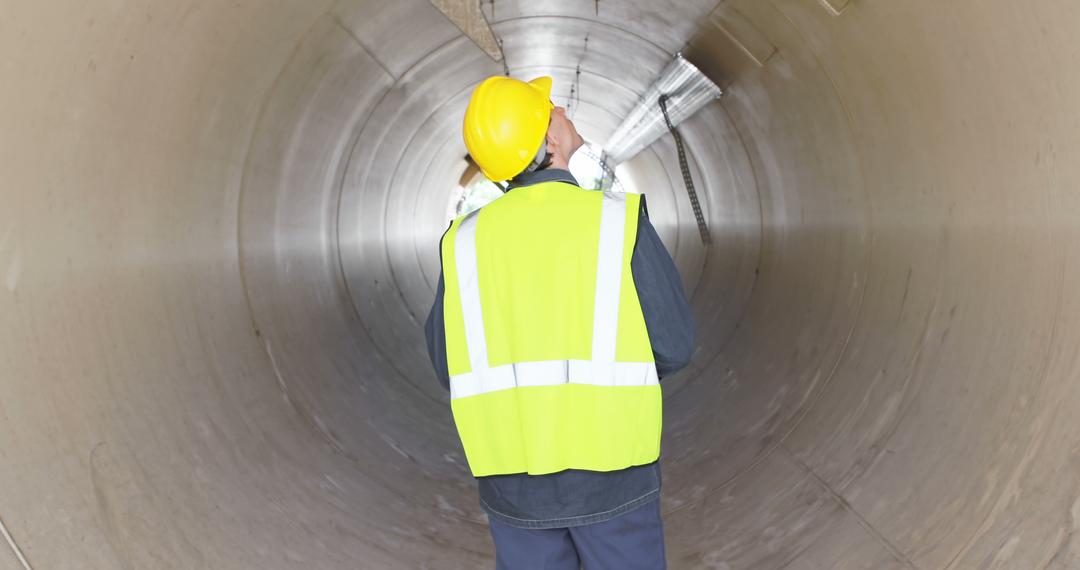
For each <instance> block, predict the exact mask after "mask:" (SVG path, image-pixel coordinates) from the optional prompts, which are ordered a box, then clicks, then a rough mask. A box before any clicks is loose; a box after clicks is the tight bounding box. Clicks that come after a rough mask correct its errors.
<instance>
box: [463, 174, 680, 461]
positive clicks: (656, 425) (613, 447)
mask: <svg viewBox="0 0 1080 570" xmlns="http://www.w3.org/2000/svg"><path fill="white" fill-rule="evenodd" d="M523 191H524V192H531V193H533V194H532V195H530V196H529V197H528V198H526V197H525V196H524V195H523V194H521V193H520V192H519V193H518V194H515V193H511V194H508V195H506V196H504V197H503V198H500V199H499V200H497V201H496V202H495V203H493V205H494V204H498V206H496V207H494V208H492V207H491V206H489V207H485V208H483V209H481V210H477V211H475V212H473V213H471V214H469V215H467V216H465V217H464V218H463V219H460V220H458V221H457V222H455V224H454V226H453V227H452V228H451V234H452V235H450V234H448V236H447V239H450V238H452V242H451V243H445V242H444V244H443V247H444V263H445V264H447V265H450V264H452V266H451V267H444V271H445V272H446V281H447V289H446V291H447V293H446V297H445V298H444V309H445V312H446V313H447V316H448V319H447V325H446V326H447V348H448V354H449V353H451V352H455V353H456V354H458V355H459V358H458V360H459V365H458V368H466V366H465V363H464V362H461V361H462V360H465V358H463V357H465V356H466V353H467V370H455V369H454V366H451V376H450V384H451V398H452V403H451V404H452V407H453V411H454V417H455V421H456V423H457V425H458V429H459V433H460V435H461V437H462V444H463V446H464V447H465V451H466V455H467V457H468V460H469V464H470V467H471V468H472V470H473V474H474V475H476V476H484V475H492V474H502V473H520V472H528V473H532V474H541V473H551V472H556V471H561V470H564V469H590V470H597V471H607V470H614V469H622V468H626V467H630V466H632V465H640V464H644V463H648V462H651V461H654V460H655V459H656V458H657V457H658V455H659V439H660V424H661V417H660V414H661V411H660V407H661V395H660V387H659V381H658V378H657V374H656V367H655V364H654V362H653V361H652V354H651V348H650V347H649V346H648V337H647V334H646V333H645V329H644V319H643V317H642V315H641V313H640V304H639V303H638V301H637V293H636V289H635V288H634V286H633V281H632V275H631V273H630V268H629V259H630V253H632V247H633V239H634V236H635V235H636V219H637V218H636V215H637V211H638V205H639V197H638V196H634V195H630V196H624V195H621V194H613V193H604V194H600V193H597V192H593V191H586V190H581V189H578V188H576V187H573V186H570V185H565V184H561V183H550V184H541V185H537V186H536V187H530V188H528V189H524V190H523ZM538 200H539V202H538ZM530 201H531V203H530ZM597 201H599V208H596V209H598V210H599V211H598V212H597V214H599V216H598V219H595V218H590V216H591V214H588V215H584V217H581V216H580V214H581V213H582V212H591V211H594V210H592V209H591V208H594V206H595V205H596V204H595V203H596V202H597ZM538 204H540V205H538ZM543 206H546V207H547V208H548V210H543V209H542V207H543ZM529 208H540V209H539V211H538V214H537V215H540V216H543V215H544V212H545V211H546V212H548V213H549V214H550V213H551V212H553V211H557V209H558V208H566V211H568V212H569V211H573V212H577V213H578V214H579V217H578V218H577V219H575V220H574V222H573V223H571V225H569V226H567V227H566V231H565V232H557V231H556V232H552V231H551V230H550V229H548V230H547V233H550V234H551V235H545V236H544V239H551V240H553V241H557V240H559V239H560V238H565V239H566V240H569V241H567V242H565V243H552V247H557V246H559V245H562V246H566V247H571V248H580V244H579V242H580V239H581V236H589V235H592V236H596V237H597V239H598V243H597V245H596V246H594V247H596V250H595V253H593V252H589V255H581V256H576V257H575V256H570V257H572V259H566V260H558V259H556V260H555V261H554V263H555V265H556V266H554V267H543V269H545V270H548V271H555V272H558V271H559V269H560V267H559V266H558V263H567V264H569V265H568V266H566V267H563V268H562V269H564V270H565V271H566V273H567V275H568V279H569V280H570V281H572V282H573V283H572V284H571V285H568V286H567V287H572V285H573V284H576V285H577V286H578V289H577V290H578V291H580V290H583V289H585V285H582V283H583V282H584V280H583V279H580V276H581V273H582V271H581V268H582V265H581V263H583V261H582V260H584V259H595V276H594V278H595V282H592V281H591V280H589V281H588V283H587V287H591V288H592V290H591V291H590V293H591V296H592V315H591V316H592V319H591V344H590V345H589V346H587V347H582V348H587V349H588V354H587V355H585V356H586V358H580V357H579V358H573V356H580V355H581V351H576V352H575V349H574V346H576V345H574V344H573V343H571V342H569V341H568V342H567V343H564V344H565V345H566V346H567V347H569V348H565V349H563V350H564V351H565V352H566V353H565V354H558V356H560V357H563V358H561V359H553V360H525V361H520V362H519V361H517V360H518V359H517V358H512V360H513V361H511V362H499V363H497V364H496V365H494V366H493V365H492V363H491V361H490V358H489V346H488V343H489V342H490V341H491V340H492V337H490V336H489V334H490V333H491V331H489V330H488V327H487V326H486V323H485V310H487V311H491V314H489V315H488V318H489V319H491V318H496V319H501V320H498V321H497V322H498V323H499V326H500V327H502V328H501V330H502V334H507V333H508V331H509V333H510V334H511V335H513V334H514V331H515V330H517V331H522V330H523V329H518V328H516V327H537V326H543V324H544V323H520V322H511V323H507V322H506V321H507V318H508V317H507V316H506V315H501V314H496V313H498V312H499V311H500V309H502V307H500V306H499V305H498V303H497V302H494V301H491V291H490V283H489V290H488V297H484V295H482V289H483V285H482V283H483V279H482V277H481V272H482V271H484V265H483V263H481V262H480V261H479V260H478V251H480V250H481V247H480V244H478V235H477V233H478V227H482V226H484V224H485V223H489V222H485V220H487V219H489V218H483V216H485V215H491V216H502V217H501V218H498V219H499V220H500V221H502V220H507V219H509V220H511V221H513V220H515V219H516V220H519V221H520V222H521V223H522V225H523V226H525V227H524V228H523V230H522V231H538V230H537V229H536V224H535V222H534V220H533V219H532V218H530V217H528V216H530V213H531V212H530V211H529ZM485 212H489V214H485ZM515 217H517V218H515ZM491 219H493V220H494V218H491ZM590 219H591V222H590V221H589V220H590ZM628 219H629V220H630V223H633V224H634V227H633V228H632V229H633V230H634V232H635V234H633V235H629V236H628V235H627V229H628V228H627V223H628V222H627V220H628ZM530 222H533V225H530V224H529V223H530ZM490 223H496V222H494V221H492V222H490ZM574 224H576V225H574ZM588 224H592V226H589V225H588ZM530 228H531V230H530ZM495 229H497V228H495V227H493V228H492V229H489V234H490V232H492V231H495ZM543 229H544V228H541V230H543ZM597 230H598V231H597ZM510 233H512V232H510ZM561 234H567V235H565V236H562V235H561ZM497 235H498V236H502V235H503V234H497ZM533 237H535V236H533ZM490 239H496V240H497V241H498V239H497V238H496V237H492V238H490ZM575 240H576V241H575ZM498 243H499V244H501V241H498ZM448 245H450V246H451V247H449V248H448V247H447V246H448ZM488 246H489V249H488V251H491V247H494V246H493V245H492V244H488ZM507 247H508V246H507ZM628 247H629V250H628V249H627V248H628ZM568 251H575V250H574V249H570V250H568ZM499 252H500V253H502V252H503V250H499ZM503 259H506V258H503ZM514 259H517V258H514ZM488 263H489V264H490V263H492V262H491V261H488ZM489 267H490V265H489ZM499 269H504V268H499ZM488 271H497V269H488ZM575 272H576V273H575ZM510 275H511V277H512V278H513V279H526V278H527V276H520V277H519V276H518V275H517V274H516V273H511V274H510ZM574 275H577V276H578V277H579V280H578V281H574ZM500 276H501V274H500ZM490 277H491V276H490V275H489V281H490ZM522 285H523V287H519V288H515V291H513V292H507V293H505V294H503V297H508V296H512V295H515V294H520V293H518V290H519V289H527V287H526V285H527V284H526V283H522ZM624 287H625V289H626V290H624ZM573 292H574V291H573V290H572V289H571V290H570V291H568V292H567V297H568V303H569V304H571V305H573V304H574V303H573V300H572V299H569V297H572V295H571V293H573ZM624 295H625V296H624ZM485 298H487V299H488V302H489V303H491V305H489V306H485V305H484V301H483V299H485ZM517 301H518V302H520V300H519V299H517ZM548 302H550V299H549V301H548ZM512 307H513V304H512V303H511V308H512ZM558 308H559V309H562V310H563V312H564V313H565V312H566V310H565V308H564V307H558ZM503 312H506V311H503ZM620 312H622V313H623V315H624V318H625V317H626V315H630V317H631V318H630V321H631V322H628V323H622V328H620ZM569 314H570V317H571V318H569V320H570V321H573V318H572V317H573V315H574V313H572V312H571V313H569ZM581 316H584V315H581ZM540 320H543V319H542V315H541V319H540ZM564 320H566V319H564ZM575 322H576V321H575ZM454 323H460V326H455V324H454ZM586 324H588V323H586ZM562 326H567V325H566V324H565V323H563V325H562ZM577 326H581V325H577ZM586 330H587V329H586ZM575 332H580V331H578V330H576V329H575V330H571V331H565V330H558V329H557V330H555V331H553V334H562V333H567V336H573V335H572V333H575ZM620 335H621V336H620ZM494 338H496V339H497V338H498V336H497V335H496V337H494ZM620 338H622V339H623V342H630V343H631V345H633V346H637V347H640V348H639V349H638V350H637V352H634V353H633V354H632V357H633V360H636V361H626V360H627V359H626V358H624V359H623V360H624V361H619V358H618V355H619V342H620ZM628 339H629V340H628ZM582 340H585V338H584V337H583V338H582ZM462 345H464V346H462ZM462 349H464V350H462ZM504 352H505V350H504ZM510 352H511V353H513V350H511V351H510ZM571 352H574V353H575V354H571ZM624 352H625V351H624ZM502 357H503V359H504V360H505V359H506V358H507V357H506V355H505V354H504V355H503V356H502ZM451 360H452V361H453V360H454V359H453V357H451ZM522 390H525V391H522Z"/></svg>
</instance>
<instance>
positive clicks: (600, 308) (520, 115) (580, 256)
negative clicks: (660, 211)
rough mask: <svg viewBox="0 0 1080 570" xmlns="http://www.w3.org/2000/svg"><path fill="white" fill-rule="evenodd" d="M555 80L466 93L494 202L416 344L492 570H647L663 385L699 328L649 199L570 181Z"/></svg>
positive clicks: (476, 222) (568, 127) (447, 253)
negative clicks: (485, 536) (447, 418)
mask: <svg viewBox="0 0 1080 570" xmlns="http://www.w3.org/2000/svg"><path fill="white" fill-rule="evenodd" d="M551 84H552V80H551V78H550V77H541V78H538V79H534V80H533V81H530V82H524V81H519V80H517V79H512V78H509V77H501V76H499V77H492V78H489V79H487V80H485V81H484V82H482V83H481V84H480V85H479V86H478V87H477V88H476V89H475V91H474V92H473V94H472V98H471V100H470V101H469V105H468V108H467V110H466V112H465V121H464V137H465V145H466V147H467V148H468V151H469V154H470V156H471V157H472V159H473V160H474V161H475V162H476V164H477V165H478V166H479V167H480V170H481V171H482V172H483V173H484V175H485V176H486V177H487V178H489V179H491V180H492V181H494V182H507V185H506V192H505V193H504V194H503V195H502V196H501V197H499V198H498V199H496V200H495V201H493V202H491V203H490V204H488V205H487V206H484V207H483V208H481V209H479V210H477V211H474V212H472V213H470V214H467V215H464V216H461V217H459V218H457V219H455V220H454V221H453V222H452V223H451V225H450V227H449V229H448V230H447V231H446V233H445V234H444V235H443V238H442V241H441V259H442V275H441V276H440V278H439V283H438V287H437V290H436V293H435V303H434V305H433V307H432V309H431V314H430V316H429V317H428V320H427V326H426V333H427V341H428V351H429V353H430V355H431V361H432V365H433V366H434V367H435V371H436V375H437V376H438V378H439V379H440V381H441V382H442V384H443V386H444V387H445V388H447V389H448V390H449V391H450V405H451V410H452V412H453V417H454V422H455V424H456V426H457V430H458V435H459V436H460V438H461V443H462V446H463V448H464V450H465V458H466V460H467V461H468V464H469V467H470V469H471V471H472V474H473V476H475V477H476V478H477V481H478V486H479V495H480V505H481V508H482V509H483V510H484V511H485V512H486V513H487V515H488V520H489V524H490V530H491V535H492V538H493V539H494V542H495V558H496V568H497V570H579V568H580V567H581V566H582V564H583V565H584V568H585V569H586V570H636V569H641V570H646V569H647V570H658V569H661V568H666V562H665V557H664V535H663V524H662V521H661V517H660V501H659V496H660V467H659V463H658V460H659V455H660V434H661V424H662V419H661V403H662V397H661V389H660V379H661V378H664V377H667V376H668V375H670V374H672V373H674V372H676V371H677V370H679V369H681V368H683V367H685V366H686V365H687V364H688V363H689V361H690V355H691V353H692V352H693V347H694V323H693V318H692V316H691V313H690V307H689V305H688V303H687V301H686V297H685V294H684V292H683V285H682V282H681V279H680V277H679V274H678V272H677V270H676V268H675V264H674V263H673V262H672V260H671V256H670V255H669V254H668V252H667V250H666V249H664V245H663V244H662V243H661V242H660V238H659V236H658V235H657V234H656V230H655V229H654V228H653V226H652V224H650V223H649V218H648V216H647V210H646V208H645V199H644V197H643V196H641V195H637V194H621V193H612V192H600V191H595V190H584V189H582V188H580V187H579V186H578V183H577V180H575V179H574V176H573V175H571V174H570V172H569V163H570V157H571V155H573V154H574V152H575V151H576V150H578V149H579V148H580V147H581V146H582V144H583V140H582V137H581V135H579V134H578V132H577V129H576V128H575V127H574V124H573V122H572V121H571V120H570V119H569V117H567V116H566V109H564V108H562V107H556V106H554V105H553V104H552V102H551Z"/></svg>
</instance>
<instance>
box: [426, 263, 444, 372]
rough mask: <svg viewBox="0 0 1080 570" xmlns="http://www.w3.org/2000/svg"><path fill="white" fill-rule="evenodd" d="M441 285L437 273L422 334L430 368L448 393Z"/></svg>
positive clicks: (441, 279) (442, 290)
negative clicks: (425, 341)
mask: <svg viewBox="0 0 1080 570" xmlns="http://www.w3.org/2000/svg"><path fill="white" fill-rule="evenodd" d="M444 291H445V285H444V284H443V276H442V273H439V286H438V287H437V288H436V290H435V303H434V304H432V305H431V312H430V313H428V318H427V323H425V325H424V333H425V334H426V336H427V350H428V357H429V358H431V366H432V367H433V368H435V377H436V378H438V380H439V383H440V384H442V386H443V388H446V390H447V391H450V372H449V371H448V370H447V364H446V327H445V326H444V325H443V292H444Z"/></svg>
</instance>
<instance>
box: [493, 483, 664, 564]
mask: <svg viewBox="0 0 1080 570" xmlns="http://www.w3.org/2000/svg"><path fill="white" fill-rule="evenodd" d="M490 521H491V537H492V538H493V539H494V540H495V570H580V568H581V565H582V564H584V565H585V570H665V569H666V568H667V562H666V561H665V557H664V525H663V521H661V520H660V501H659V500H656V501H651V502H649V503H647V504H644V505H642V506H640V507H638V508H636V509H634V510H632V511H628V512H625V513H623V514H621V515H619V516H617V517H615V518H613V519H610V520H606V521H604V522H600V523H595V524H589V525H583V526H575V527H570V528H552V529H542V530H537V529H525V528H516V527H512V526H509V525H507V524H505V523H501V522H499V521H496V520H494V519H490Z"/></svg>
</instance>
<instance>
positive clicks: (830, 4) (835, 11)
mask: <svg viewBox="0 0 1080 570" xmlns="http://www.w3.org/2000/svg"><path fill="white" fill-rule="evenodd" d="M818 2H820V3H821V5H822V6H824V7H825V9H826V10H828V11H829V13H830V14H832V15H833V16H839V15H840V14H843V13H844V10H847V9H848V7H849V6H851V0H818Z"/></svg>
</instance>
